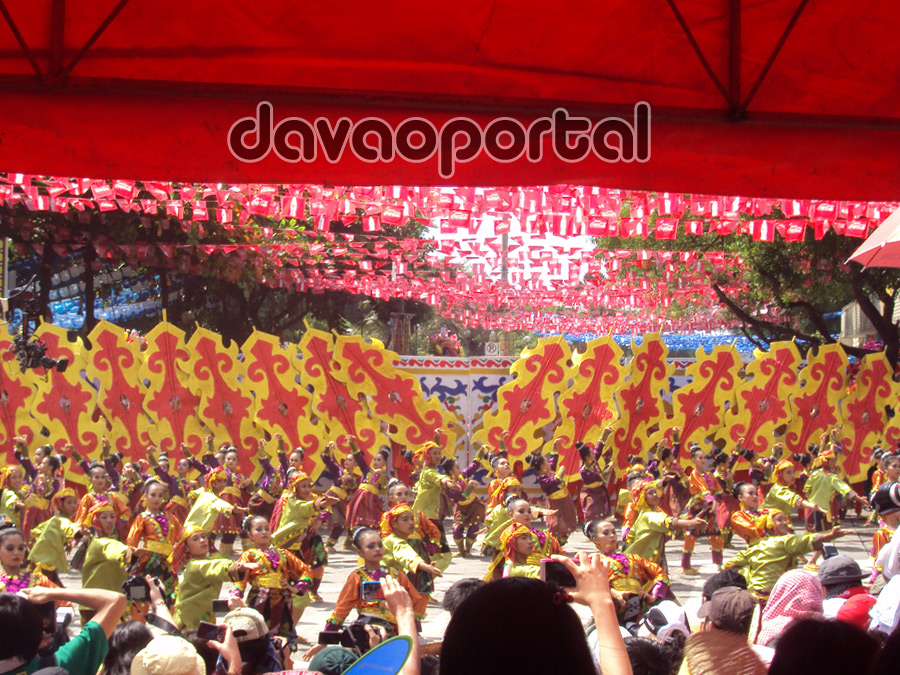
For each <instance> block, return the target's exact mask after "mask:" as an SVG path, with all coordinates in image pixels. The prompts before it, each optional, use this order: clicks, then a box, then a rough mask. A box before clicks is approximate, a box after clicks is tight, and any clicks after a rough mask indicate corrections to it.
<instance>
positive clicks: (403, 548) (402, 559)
mask: <svg viewBox="0 0 900 675" xmlns="http://www.w3.org/2000/svg"><path fill="white" fill-rule="evenodd" d="M384 548H385V558H387V557H388V555H390V559H391V560H392V561H393V563H394V565H393V566H394V567H395V568H397V569H398V570H401V571H404V572H405V571H409V572H415V571H416V570H418V569H419V566H420V565H425V564H426V563H425V561H424V560H422V558H420V557H419V555H418V554H417V553H416V552H415V551H414V550H413V547H412V546H410V545H409V542H407V541H405V540H403V539H400V538H399V537H396V536H394V535H391V536H389V537H385V540H384ZM386 564H387V563H386Z"/></svg>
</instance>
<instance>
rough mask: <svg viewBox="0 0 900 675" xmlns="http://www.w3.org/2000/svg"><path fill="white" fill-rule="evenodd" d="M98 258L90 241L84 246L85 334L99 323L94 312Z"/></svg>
mask: <svg viewBox="0 0 900 675" xmlns="http://www.w3.org/2000/svg"><path fill="white" fill-rule="evenodd" d="M96 260H97V252H96V251H95V250H94V245H93V244H92V243H90V242H88V243H87V244H85V248H84V334H85V335H87V334H88V333H90V332H91V331H92V330H93V329H94V326H96V325H97V317H96V315H95V314H94V301H95V300H96V298H97V292H96V290H95V289H94V262H95V261H96Z"/></svg>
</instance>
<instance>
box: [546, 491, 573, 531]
mask: <svg viewBox="0 0 900 675" xmlns="http://www.w3.org/2000/svg"><path fill="white" fill-rule="evenodd" d="M547 504H548V506H547V508H549V509H556V513H555V514H553V515H552V516H547V530H548V531H549V532H550V534H552V535H553V536H554V537H556V538H557V539H568V537H569V535H570V534H572V533H573V532H574V531H575V530H576V529H578V512H577V511H576V510H575V502H574V501H572V498H571V497H570V496H566V497H564V498H563V499H548V500H547Z"/></svg>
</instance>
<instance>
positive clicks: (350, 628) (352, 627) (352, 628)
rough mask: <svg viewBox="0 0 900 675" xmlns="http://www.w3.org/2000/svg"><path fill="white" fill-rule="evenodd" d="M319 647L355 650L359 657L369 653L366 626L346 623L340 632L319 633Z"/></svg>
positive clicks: (326, 631) (355, 622)
mask: <svg viewBox="0 0 900 675" xmlns="http://www.w3.org/2000/svg"><path fill="white" fill-rule="evenodd" d="M319 644H320V645H340V646H341V647H345V648H347V649H355V650H356V651H357V653H359V654H360V655H362V654H365V653H366V652H367V651H369V634H368V633H367V632H366V625H365V624H364V623H361V622H359V621H354V622H353V623H348V624H347V625H346V626H344V627H343V628H341V629H340V630H323V631H320V632H319Z"/></svg>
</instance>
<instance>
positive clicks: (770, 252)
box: [596, 206, 900, 364]
mask: <svg viewBox="0 0 900 675" xmlns="http://www.w3.org/2000/svg"><path fill="white" fill-rule="evenodd" d="M623 215H627V206H626V208H625V209H623ZM691 217H692V216H691V215H690V213H689V212H688V213H686V214H685V215H684V216H683V217H682V218H681V221H680V222H679V223H678V235H677V237H676V238H675V239H673V240H657V239H655V238H654V237H653V236H652V235H651V236H650V237H648V238H647V239H640V238H608V237H607V238H599V239H597V240H596V242H597V245H598V247H600V248H610V249H630V250H638V249H647V250H658V251H696V252H698V253H706V252H710V251H725V252H726V253H729V254H738V255H740V256H741V257H742V258H743V265H742V266H741V268H740V269H736V268H734V267H731V268H729V267H725V266H721V267H718V266H716V265H714V264H711V263H710V262H708V261H703V260H700V259H698V260H695V261H691V262H688V263H681V262H679V263H677V265H678V270H676V272H675V273H674V274H672V273H671V272H668V275H669V277H670V278H671V277H674V278H675V281H676V284H677V276H678V273H679V271H680V270H684V269H685V267H686V266H689V267H691V270H692V271H694V272H696V271H698V270H699V271H702V272H704V273H706V275H707V278H708V280H709V288H710V289H712V291H713V292H714V293H715V294H716V297H717V298H718V299H719V302H720V304H721V305H722V306H723V307H724V308H725V309H727V310H728V311H729V312H730V313H731V314H732V315H733V316H734V317H735V318H737V319H738V320H739V321H740V322H741V330H742V332H743V333H744V334H745V335H747V337H748V338H750V339H751V340H752V341H753V342H754V343H756V344H757V345H758V346H765V345H766V344H768V343H770V342H773V341H776V340H791V339H796V340H797V344H798V346H799V347H801V349H808V348H810V347H814V346H817V345H820V344H825V343H830V342H835V337H833V336H834V334H838V333H840V319H839V318H837V317H832V318H826V316H827V315H831V314H834V313H837V312H839V311H840V310H841V308H842V307H843V306H844V305H846V304H848V303H850V302H853V301H856V302H857V303H858V304H859V306H860V309H861V311H862V313H863V314H864V315H865V316H866V317H867V318H868V319H869V321H871V322H872V325H873V327H874V329H875V331H876V333H877V334H878V338H879V339H880V340H881V341H882V342H883V343H884V349H885V352H886V355H887V356H888V358H889V359H890V361H891V363H893V364H896V363H897V361H898V355H900V334H898V329H897V325H896V324H895V323H894V321H893V319H892V316H893V312H894V305H895V301H896V299H897V292H898V290H900V270H894V269H888V268H870V269H863V268H862V267H861V266H860V265H858V264H856V263H850V264H847V263H846V260H847V259H848V258H849V257H850V255H851V254H852V253H853V251H854V250H856V248H858V247H859V245H860V244H861V243H862V240H861V239H856V238H852V237H846V236H842V235H837V234H835V233H834V231H832V230H829V231H828V232H827V233H826V234H825V235H824V236H823V237H822V238H821V239H819V240H817V239H816V237H815V233H814V231H813V228H812V227H807V228H806V232H805V236H804V238H803V240H802V241H798V242H790V243H789V242H786V241H784V240H783V239H782V238H781V237H779V236H776V238H775V241H773V242H763V241H754V240H753V238H752V237H751V236H750V235H747V234H740V235H739V234H732V235H726V236H720V235H718V234H716V233H708V232H707V233H706V234H702V235H699V236H698V235H692V234H688V233H687V232H686V230H685V221H686V220H688V219H690V218H691ZM779 217H783V216H780V214H779V213H777V212H776V213H774V214H773V215H772V216H770V219H773V220H774V219H778V218H779ZM741 218H742V219H744V220H749V219H750V218H751V216H749V215H746V214H741ZM753 218H755V219H757V220H759V219H760V218H759V217H758V216H754V217H753ZM655 219H656V212H654V213H653V214H652V215H651V217H650V223H651V227H650V230H651V232H652V231H653V224H654V222H655ZM708 229H709V227H708V223H706V224H705V226H704V231H705V232H706V231H707V230H708ZM619 273H620V274H628V273H631V274H637V275H640V276H647V277H650V278H652V279H660V278H661V276H662V275H664V274H666V272H664V271H663V270H662V266H660V265H657V264H656V263H647V264H645V265H644V266H643V267H638V268H635V267H626V268H624V269H623V270H621V271H620V272H619ZM690 311H691V308H690V303H689V302H688V303H682V304H679V303H673V305H672V307H671V308H670V313H671V315H672V316H673V317H675V316H679V313H684V312H690ZM847 351H848V352H849V353H851V354H855V355H862V354H865V353H866V352H865V351H864V350H862V349H856V348H848V349H847Z"/></svg>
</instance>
